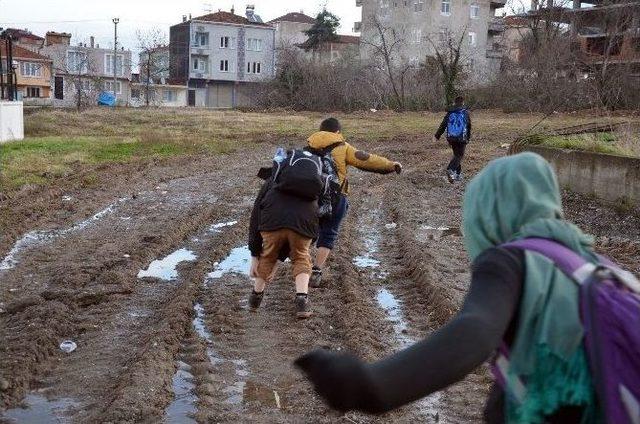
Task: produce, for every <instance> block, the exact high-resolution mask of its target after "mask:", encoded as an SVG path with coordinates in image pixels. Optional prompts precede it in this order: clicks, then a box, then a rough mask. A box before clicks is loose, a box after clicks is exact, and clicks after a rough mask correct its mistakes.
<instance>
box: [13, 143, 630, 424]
mask: <svg viewBox="0 0 640 424" xmlns="http://www.w3.org/2000/svg"><path fill="white" fill-rule="evenodd" d="M356 144H357V145H361V146H363V147H364V148H366V149H368V150H371V151H379V152H381V153H382V154H384V155H387V156H389V157H393V158H397V159H398V160H400V161H402V162H403V163H404V165H405V172H404V173H403V174H401V175H399V176H396V175H392V176H380V175H372V174H365V173H363V172H359V171H354V172H353V173H352V175H351V187H352V193H351V195H350V210H349V214H348V217H347V219H346V221H345V223H344V227H343V231H342V233H341V237H340V240H339V244H338V247H337V249H336V251H335V255H334V256H333V257H332V259H331V262H330V267H329V268H328V270H327V272H326V273H325V274H326V275H325V284H324V285H323V287H322V288H320V289H316V290H312V291H311V294H310V301H311V305H312V310H313V312H314V315H313V317H312V318H310V319H309V320H305V321H297V320H296V319H295V318H294V312H293V311H294V305H293V299H294V288H293V284H292V283H291V278H290V276H289V272H288V271H289V270H288V265H287V264H284V265H282V266H281V269H280V271H279V273H278V277H277V278H276V279H275V281H274V282H273V283H272V284H271V285H270V286H269V287H268V290H267V293H266V295H265V298H264V301H263V305H262V307H261V308H260V309H259V310H258V311H257V312H250V311H249V310H248V307H247V297H248V294H249V292H250V290H251V282H250V280H249V278H248V277H247V275H246V274H244V273H243V271H242V268H243V266H245V265H246V263H243V261H242V260H243V257H242V255H243V254H245V255H246V251H243V250H242V247H243V246H245V245H246V230H247V226H248V215H249V211H250V208H251V206H252V200H253V197H254V196H255V193H256V192H257V189H258V186H259V181H258V180H257V178H255V177H254V175H255V171H256V170H257V168H258V167H259V166H262V165H263V164H264V163H265V162H267V163H268V159H266V160H265V158H268V157H269V155H270V154H271V153H272V152H271V151H272V146H271V145H258V146H256V148H255V149H254V150H253V151H251V152H243V153H233V154H230V155H226V156H222V157H214V158H190V159H180V160H170V161H165V162H163V163H158V164H155V166H154V164H152V163H150V164H147V165H141V166H139V167H136V169H129V168H127V167H126V166H125V165H117V166H112V167H105V168H104V169H101V170H99V171H98V175H99V180H100V181H102V182H103V184H100V187H87V188H85V189H83V190H79V191H77V192H72V193H69V192H68V191H66V188H65V186H64V185H61V186H59V187H55V188H53V189H51V190H50V191H37V190H35V189H34V190H32V191H31V192H29V190H30V189H25V193H22V194H19V195H17V196H16V197H14V198H12V199H9V202H11V210H12V213H11V219H10V220H9V222H11V223H12V227H11V228H10V230H9V231H8V232H7V233H5V234H3V235H2V238H1V239H0V259H2V258H5V257H6V256H7V255H8V254H10V253H11V254H12V260H11V261H7V262H6V264H5V265H8V266H7V267H6V268H7V269H0V281H1V284H0V296H1V298H0V339H2V340H3V343H2V346H1V347H0V373H1V374H0V395H1V400H0V407H1V408H2V410H5V414H6V415H4V417H3V418H0V422H2V421H3V420H5V421H7V422H11V419H12V417H15V416H17V415H12V414H14V413H18V412H20V411H22V412H25V413H27V414H28V413H29V411H33V410H35V409H36V406H35V404H34V403H33V402H34V401H33V399H36V398H38V399H41V401H40V402H41V403H44V406H45V408H44V409H45V410H46V411H45V416H47V417H48V419H49V420H55V419H58V420H60V421H63V422H64V421H67V422H75V423H81V422H112V423H116V422H118V423H122V422H149V423H151V422H162V421H164V422H194V421H195V422H199V423H207V422H351V423H354V422H355V423H369V422H389V421H395V422H415V421H421V422H450V423H459V422H478V421H479V420H480V419H481V411H482V405H483V401H484V397H485V396H486V393H487V389H488V387H489V384H490V378H489V375H488V373H487V370H486V368H485V367H484V366H483V367H480V368H479V369H478V370H476V371H475V372H474V373H472V374H471V375H469V376H468V377H467V378H466V379H465V380H463V381H461V382H460V383H458V384H456V385H454V386H453V387H450V388H448V389H447V390H445V391H444V392H443V393H442V394H439V395H437V396H433V397H430V398H429V399H427V400H425V401H421V402H417V403H415V404H413V405H409V406H407V407H405V408H401V409H400V410H398V411H395V412H393V413H391V414H388V415H385V416H381V417H371V416H367V415H363V414H357V413H356V414H347V415H341V414H338V413H336V412H333V411H331V410H329V409H328V408H327V407H326V406H325V405H324V404H323V402H322V401H321V399H319V398H318V397H317V396H316V395H315V393H314V392H313V390H312V388H311V387H310V386H309V384H308V383H307V382H306V381H305V379H304V378H303V377H302V376H301V375H300V374H299V373H298V372H297V371H296V370H295V369H294V368H293V366H292V361H293V359H295V358H296V357H297V356H298V355H300V354H302V353H304V352H306V351H308V350H309V349H312V348H315V347H328V348H331V349H335V350H341V351H351V352H355V353H356V354H358V355H360V356H362V357H364V358H366V359H368V360H373V359H376V358H380V357H382V356H384V355H387V354H389V353H391V352H393V351H395V350H398V349H400V348H401V347H402V346H405V345H406V344H407V343H410V342H411V341H413V340H417V339H419V338H422V337H424V336H425V335H427V334H428V333H430V332H431V331H433V330H434V329H436V328H438V327H439V326H441V325H442V324H444V323H445V322H446V321H447V320H448V319H449V318H450V317H451V316H452V315H453V314H455V312H456V311H457V310H458V308H459V307H460V305H461V303H462V301H463V299H464V296H465V293H466V290H467V287H468V281H469V271H468V269H469V262H468V259H467V256H466V253H465V250H464V247H463V243H462V236H461V232H460V220H461V196H462V193H463V190H464V184H459V185H451V184H449V183H448V182H447V181H446V179H445V178H444V173H443V171H442V169H443V167H444V166H445V165H446V163H447V161H448V160H449V151H448V149H446V148H445V147H444V145H443V144H440V145H434V144H430V143H427V144H426V145H425V140H424V139H418V138H416V139H392V140H388V141H385V142H377V143H365V142H361V143H357V142H356ZM502 154H504V150H502V149H500V148H499V147H497V145H496V144H495V143H489V142H488V141H486V140H481V139H479V140H476V141H475V142H474V144H473V145H472V146H471V147H470V149H469V153H468V155H467V157H466V159H465V164H466V170H465V172H466V178H467V179H468V178H470V177H471V176H472V175H473V174H474V173H475V172H477V171H478V170H479V169H480V168H481V167H482V166H484V165H485V164H486V162H487V161H488V160H490V159H491V158H493V157H497V156H499V155H502ZM78 178H79V177H78ZM63 195H65V196H69V197H70V198H71V200H62V197H63ZM565 200H566V204H567V215H568V216H569V218H570V219H572V220H573V221H575V222H576V223H577V224H579V225H580V226H581V227H582V228H583V229H585V230H586V231H587V232H590V233H593V234H594V235H595V236H596V240H597V244H598V246H599V248H600V249H601V251H602V252H603V253H605V254H607V255H610V256H612V257H613V258H614V259H616V260H617V261H619V262H620V263H621V264H624V265H625V266H627V267H628V268H630V269H632V270H633V271H635V272H639V271H640V269H638V264H640V217H639V216H638V213H637V211H633V210H625V209H621V208H616V207H613V206H611V205H603V204H600V203H597V202H596V201H594V200H592V199H585V198H582V197H578V196H575V195H572V194H566V195H565ZM98 212H100V213H98ZM234 221H237V222H235V223H233V224H232V222H234ZM224 223H228V225H218V226H217V227H216V228H212V225H214V224H224ZM31 231H40V233H34V234H36V235H39V237H40V238H38V239H37V240H34V239H27V240H26V241H25V242H24V243H23V244H22V245H20V246H19V247H20V248H18V249H14V246H15V243H16V241H18V240H20V239H21V238H22V237H23V235H25V234H27V233H29V232H31ZM179 249H185V250H186V251H188V252H190V253H191V254H192V255H193V256H194V257H195V259H192V260H189V261H183V262H180V263H178V264H177V266H176V267H175V273H174V274H175V278H168V279H162V278H153V277H146V278H138V277H137V275H138V273H139V271H140V270H146V269H147V268H148V267H149V265H150V264H151V262H152V261H154V260H158V259H162V258H166V257H167V256H169V255H171V254H172V252H176V251H178V250H179ZM230 254H233V255H234V256H232V258H231V259H238V261H236V262H237V263H236V265H240V266H239V267H234V268H233V270H232V271H231V272H223V271H224V269H222V270H221V269H220V268H221V267H222V268H224V266H225V265H226V264H228V263H229V260H228V256H229V255H230ZM214 271H220V272H218V273H217V274H216V276H215V278H214V277H212V276H210V274H211V273H212V272H214ZM67 339H69V340H73V341H74V342H75V343H76V344H77V349H76V350H75V351H74V352H71V353H68V354H67V353H64V352H62V351H61V350H60V349H59V345H60V343H61V342H62V341H63V340H67ZM176 371H179V373H178V374H177V376H178V377H180V376H182V377H181V378H182V380H181V381H182V384H183V385H185V387H187V389H186V392H185V393H182V394H180V397H181V398H179V399H175V397H176V396H175V395H174V390H173V383H174V382H175V381H176V378H177V377H176ZM42 399H44V400H42ZM181 400H182V403H180V402H176V401H181ZM47 401H48V402H47ZM21 404H22V405H31V408H29V409H26V410H16V409H12V408H16V407H17V406H19V405H21ZM47 404H48V405H49V407H48V409H47V408H46V406H47ZM40 406H42V405H40ZM7 410H8V411H7ZM168 410H170V411H171V412H170V413H168V412H167V411H168ZM16 411H18V412H16ZM47 414H48V415H47ZM34 416H35V415H32V416H31V417H32V418H33V417H34Z"/></svg>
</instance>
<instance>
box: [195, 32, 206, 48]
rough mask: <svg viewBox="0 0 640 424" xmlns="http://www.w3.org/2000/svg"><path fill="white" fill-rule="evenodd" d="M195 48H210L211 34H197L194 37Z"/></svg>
mask: <svg viewBox="0 0 640 424" xmlns="http://www.w3.org/2000/svg"><path fill="white" fill-rule="evenodd" d="M193 46H194V47H208V46H209V33H208V32H196V33H195V34H194V35H193Z"/></svg>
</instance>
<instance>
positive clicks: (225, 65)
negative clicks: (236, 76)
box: [220, 60, 229, 72]
mask: <svg viewBox="0 0 640 424" xmlns="http://www.w3.org/2000/svg"><path fill="white" fill-rule="evenodd" d="M220 72H229V61H228V60H221V61H220Z"/></svg>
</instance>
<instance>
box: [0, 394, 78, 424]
mask: <svg viewBox="0 0 640 424" xmlns="http://www.w3.org/2000/svg"><path fill="white" fill-rule="evenodd" d="M24 404H25V405H26V407H25V408H13V409H8V410H7V411H5V412H4V413H3V414H2V415H1V416H0V417H1V418H2V420H1V421H2V422H9V423H65V422H69V421H70V420H69V419H67V418H65V417H64V413H65V412H66V411H67V410H68V409H70V408H73V407H75V406H77V405H78V404H77V403H76V402H75V401H73V400H72V399H58V400H51V401H50V400H47V398H45V397H44V396H42V395H39V394H34V393H31V394H28V395H27V396H26V397H25V398H24Z"/></svg>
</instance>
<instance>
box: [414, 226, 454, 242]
mask: <svg viewBox="0 0 640 424" xmlns="http://www.w3.org/2000/svg"><path fill="white" fill-rule="evenodd" d="M449 236H462V232H461V231H460V228H457V227H454V228H451V227H445V226H442V227H432V226H430V225H422V226H420V228H419V229H418V239H426V240H440V239H441V238H443V237H449Z"/></svg>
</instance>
